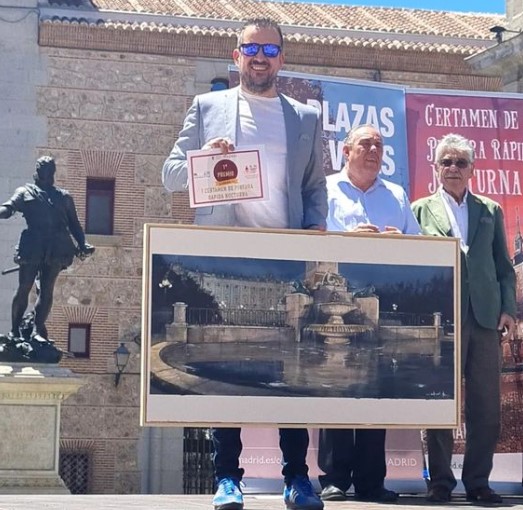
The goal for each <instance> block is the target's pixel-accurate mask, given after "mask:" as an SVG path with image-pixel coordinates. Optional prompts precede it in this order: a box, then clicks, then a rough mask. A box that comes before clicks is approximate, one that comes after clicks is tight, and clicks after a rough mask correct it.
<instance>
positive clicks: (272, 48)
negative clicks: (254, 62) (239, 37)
mask: <svg viewBox="0 0 523 510" xmlns="http://www.w3.org/2000/svg"><path fill="white" fill-rule="evenodd" d="M260 48H261V49H262V51H263V54H264V55H265V56H266V57H267V58H275V57H277V56H278V55H279V54H280V52H281V46H278V45H277V44H270V43H267V44H258V43H255V42H253V43H247V44H240V51H241V52H242V54H243V55H245V56H246V57H255V56H256V55H258V52H259V51H260Z"/></svg>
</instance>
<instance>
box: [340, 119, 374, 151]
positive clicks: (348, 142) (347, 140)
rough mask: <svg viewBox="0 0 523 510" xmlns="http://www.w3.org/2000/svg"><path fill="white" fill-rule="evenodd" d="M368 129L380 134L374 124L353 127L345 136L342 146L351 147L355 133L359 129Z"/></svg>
mask: <svg viewBox="0 0 523 510" xmlns="http://www.w3.org/2000/svg"><path fill="white" fill-rule="evenodd" d="M368 128H372V129H375V130H376V131H377V132H378V133H379V132H380V130H379V129H378V128H377V127H376V126H375V125H374V124H359V125H358V126H355V127H353V128H352V129H350V130H349V132H348V133H347V136H346V137H345V140H343V145H346V146H347V147H352V145H353V144H354V138H356V133H357V132H358V131H359V130H360V129H368ZM380 136H381V133H380Z"/></svg>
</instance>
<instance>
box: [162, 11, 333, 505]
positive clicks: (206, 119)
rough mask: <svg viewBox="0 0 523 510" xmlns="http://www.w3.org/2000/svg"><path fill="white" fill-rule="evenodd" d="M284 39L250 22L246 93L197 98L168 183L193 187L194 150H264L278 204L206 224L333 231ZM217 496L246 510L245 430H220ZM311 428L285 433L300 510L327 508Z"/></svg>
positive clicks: (241, 41)
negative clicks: (288, 75)
mask: <svg viewBox="0 0 523 510" xmlns="http://www.w3.org/2000/svg"><path fill="white" fill-rule="evenodd" d="M282 48H283V36H282V32H281V29H280V27H279V26H278V25H277V24H276V23H274V22H273V21H272V20H269V19H252V20H248V21H247V22H246V23H245V24H244V26H243V28H242V30H241V32H240V35H239V38H238V46H237V48H236V49H235V50H234V51H233V59H234V62H235V64H236V65H237V66H238V69H239V75H240V85H239V87H236V88H233V89H229V90H224V91H218V92H211V93H207V94H203V95H200V96H196V98H195V99H194V101H193V104H192V106H191V107H190V108H189V111H188V112H187V115H186V118H185V122H184V125H183V128H182V131H181V132H180V135H179V138H178V140H177V141H176V143H175V145H174V148H173V150H172V151H171V154H170V155H169V157H168V158H167V160H166V162H165V164H164V167H163V171H162V181H163V184H164V186H165V187H166V188H167V189H168V190H169V191H184V190H186V189H187V156H186V154H187V151H188V150H194V149H220V150H221V151H222V153H224V154H226V153H227V152H229V151H234V150H235V148H236V147H241V146H248V145H257V144H264V145H265V148H266V154H267V156H268V158H267V165H266V166H267V169H266V170H267V172H268V183H269V189H270V199H269V200H267V201H264V202H250V203H242V204H235V205H231V204H228V205H217V206H213V207H201V208H198V209H197V210H196V213H195V223H196V224H198V225H217V226H240V227H258V228H293V229H321V230H324V229H325V224H326V220H325V219H326V215H327V192H326V187H325V175H324V171H323V152H322V142H321V127H320V122H319V115H318V112H317V111H316V110H315V109H314V108H312V107H310V106H306V105H303V104H301V103H299V102H297V101H295V100H293V99H291V98H289V97H287V96H284V95H283V94H279V93H278V92H277V90H276V77H277V74H278V71H279V70H280V69H281V67H282V65H283V53H282ZM213 443H214V468H215V476H216V484H217V491H216V494H215V497H214V500H213V504H214V508H215V510H241V509H242V508H243V496H242V492H241V489H240V480H241V478H242V475H243V469H241V468H240V467H239V457H240V453H241V450H242V443H241V438H240V429H239V428H216V429H214V430H213ZM308 444H309V436H308V433H307V429H304V428H301V429H280V448H281V450H282V454H283V455H282V456H283V470H282V473H283V476H284V481H285V488H284V501H285V505H286V506H287V508H289V509H293V510H321V509H322V508H323V503H322V501H321V500H320V499H319V498H318V496H317V495H316V494H315V493H314V491H313V489H312V486H311V483H310V481H309V478H308V475H307V473H308V467H307V465H306V463H305V457H306V454H307V448H308Z"/></svg>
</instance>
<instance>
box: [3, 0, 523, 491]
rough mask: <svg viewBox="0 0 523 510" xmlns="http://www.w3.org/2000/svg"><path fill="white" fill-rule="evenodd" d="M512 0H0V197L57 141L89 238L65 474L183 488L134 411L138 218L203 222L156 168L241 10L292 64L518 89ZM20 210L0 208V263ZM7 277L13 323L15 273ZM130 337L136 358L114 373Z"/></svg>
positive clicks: (65, 436)
mask: <svg viewBox="0 0 523 510" xmlns="http://www.w3.org/2000/svg"><path fill="white" fill-rule="evenodd" d="M519 4H520V2H517V1H516V0H508V1H507V16H506V17H505V16H500V15H489V14H473V13H468V14H463V13H452V12H438V11H425V10H421V9H385V8H371V7H355V6H335V5H319V4H312V3H311V4H296V3H288V4H287V3H281V2H277V1H258V0H228V1H226V2H200V1H199V0H185V1H184V2H165V1H163V0H133V1H130V0H123V1H121V0H18V1H17V2H6V1H3V0H0V26H1V29H0V46H1V47H2V50H3V51H2V58H1V59H0V111H1V112H2V118H3V120H4V122H3V123H2V125H1V126H0V148H1V153H2V163H3V164H2V165H1V168H0V183H1V186H0V194H1V196H0V201H2V202H3V201H4V200H6V199H7V198H8V197H9V195H10V193H11V192H12V191H14V189H15V188H16V187H17V186H19V185H20V184H23V183H24V182H29V181H31V180H32V174H33V171H34V161H35V159H36V157H38V156H40V155H43V154H48V153H50V154H52V155H53V156H54V157H55V159H56V161H57V165H58V173H57V184H58V185H59V186H61V187H63V188H65V189H68V190H69V191H70V192H71V193H72V195H73V196H74V199H75V202H76V205H77V209H78V212H79V216H80V219H81V221H82V224H83V225H84V227H85V230H86V232H87V237H88V241H89V242H90V243H91V244H93V245H95V246H96V253H95V255H94V256H93V257H91V258H90V259H88V260H86V261H85V262H80V261H77V262H75V263H74V265H73V266H72V267H70V268H69V269H68V270H67V271H65V272H64V273H63V274H62V275H61V276H60V279H59V282H58V284H57V287H56V292H55V303H54V307H53V311H52V315H51V317H50V320H49V324H48V325H49V329H50V331H51V336H52V338H54V339H55V341H56V343H57V345H59V346H60V347H61V348H63V349H65V350H69V351H72V352H74V354H75V357H74V358H66V359H64V360H63V361H62V365H63V366H65V367H67V368H70V369H72V370H73V371H74V372H76V373H78V374H82V375H83V376H84V377H85V378H86V379H87V381H88V382H87V384H86V385H85V386H84V387H83V388H82V389H81V391H80V392H79V393H78V394H77V395H75V396H74V397H72V398H70V399H68V400H67V401H66V402H65V404H64V406H63V411H62V432H61V437H62V444H61V458H62V461H63V465H64V466H65V467H64V470H65V474H66V475H70V474H71V473H73V472H74V473H80V474H79V475H78V476H77V477H76V478H74V477H71V478H68V483H69V484H70V486H71V488H72V490H74V491H76V492H79V493H98V494H101V493H168V492H182V491H183V490H184V477H183V466H184V441H183V431H182V430H181V429H169V428H165V429H156V428H141V427H140V425H139V404H140V392H139V380H140V375H139V371H140V321H141V284H142V282H141V280H142V230H143V224H144V223H146V222H154V223H173V222H177V223H191V222H192V219H193V214H192V211H191V210H190V209H189V207H188V197H187V196H186V194H184V193H173V194H171V193H168V192H167V191H166V190H165V189H164V188H163V186H162V184H161V180H160V169H161V167H162V164H163V161H164V159H165V157H166V155H167V154H168V153H169V151H170V149H171V147H172V145H173V142H174V140H175V139H176V137H177V134H178V132H179V130H180V128H181V125H182V122H183V118H184V115H185V111H186V110H187V108H188V106H189V105H190V103H191V101H192V98H193V96H194V95H195V94H197V93H201V92H206V91H208V90H211V89H212V88H217V87H221V86H224V85H225V84H226V83H227V77H228V65H229V64H230V63H231V59H230V55H231V52H232V50H233V48H234V46H235V43H236V35H237V33H238V30H239V28H240V26H241V24H242V20H243V19H246V18H248V17H250V16H251V15H252V13H253V12H256V15H257V16H269V17H272V18H274V19H275V20H276V21H278V22H279V23H281V25H282V28H283V31H284V34H285V46H286V55H287V57H286V66H285V69H286V70H289V71H297V72H305V73H312V74H319V75H330V76H335V77H347V78H356V79H363V80H372V81H380V82H383V83H393V84H399V85H408V86H412V87H423V88H440V89H466V90H477V91H490V92H495V91H500V90H507V91H520V90H521V87H523V85H522V83H523V82H522V80H521V78H519V77H518V76H523V73H521V72H520V73H519V75H518V70H520V68H521V66H522V65H523V64H522V63H521V57H520V55H521V54H523V53H522V52H521V51H520V47H519V45H520V44H521V42H520V39H521V36H520V35H518V34H517V33H515V32H514V33H512V32H508V31H506V33H504V34H503V37H504V39H503V40H502V41H501V42H500V43H498V42H497V40H496V38H495V33H493V32H491V31H490V30H489V29H490V28H491V27H493V26H497V25H499V26H504V27H510V29H511V30H516V31H517V30H519V29H520V28H521V27H522V25H521V18H522V16H521V15H522V13H521V12H519V11H521V7H520V5H519ZM509 35H511V37H510V38H508V36H509ZM512 36H513V37H512ZM509 58H512V61H511V62H512V63H511V64H510V66H508V67H506V65H505V62H507V59H509ZM498 64H499V65H498ZM23 225H24V221H23V219H22V218H20V217H17V218H11V219H10V220H8V221H3V222H2V224H1V225H0V228H1V229H2V239H3V242H2V243H1V244H0V266H1V267H2V268H4V267H10V266H11V265H12V254H13V248H14V245H15V244H16V242H17V240H18V236H19V233H20V231H21V230H22V228H23ZM1 278H2V285H1V287H0V327H1V328H2V330H8V329H9V326H10V324H9V323H10V320H9V316H10V303H11V297H12V294H13V292H14V289H15V288H16V285H17V281H16V276H15V275H9V276H2V277H1ZM209 282H210V280H209ZM209 282H208V284H209V285H218V282H217V281H214V282H211V283H209ZM251 295H252V294H251ZM256 299H258V297H256ZM120 343H124V344H125V345H126V346H127V348H128V349H129V350H130V351H131V360H130V363H129V365H128V366H127V367H126V369H125V372H124V374H123V376H122V377H121V379H120V382H119V385H118V386H115V378H114V375H115V365H114V359H113V352H114V351H115V349H116V348H117V347H118V346H119V345H120ZM186 490H187V489H186ZM194 490H198V489H197V488H195V489H194Z"/></svg>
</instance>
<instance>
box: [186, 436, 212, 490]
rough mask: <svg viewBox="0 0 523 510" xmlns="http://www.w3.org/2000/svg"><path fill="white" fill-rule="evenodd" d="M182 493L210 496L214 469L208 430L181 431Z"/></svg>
mask: <svg viewBox="0 0 523 510" xmlns="http://www.w3.org/2000/svg"><path fill="white" fill-rule="evenodd" d="M183 492H184V494H212V493H213V492H214V468H213V463H212V439H211V431H210V429H202V428H189V427H186V428H184V429H183Z"/></svg>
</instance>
